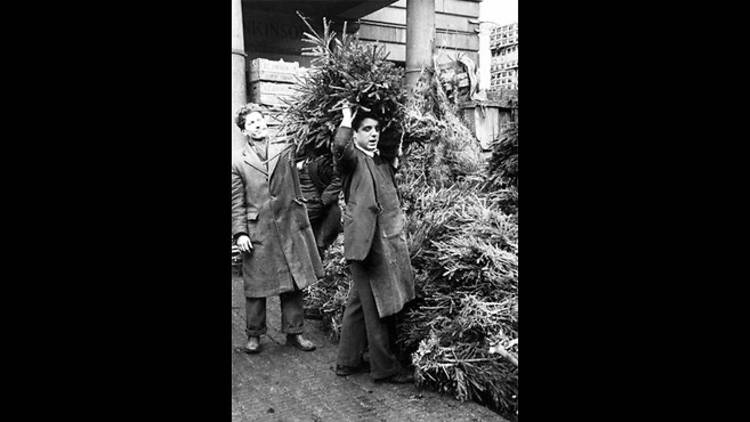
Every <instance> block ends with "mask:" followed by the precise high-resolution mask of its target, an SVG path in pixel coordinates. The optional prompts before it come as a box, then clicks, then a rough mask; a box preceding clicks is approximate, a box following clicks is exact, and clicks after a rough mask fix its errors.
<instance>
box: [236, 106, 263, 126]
mask: <svg viewBox="0 0 750 422" xmlns="http://www.w3.org/2000/svg"><path fill="white" fill-rule="evenodd" d="M255 111H257V112H258V113H260V114H261V115H262V116H263V117H266V109H265V108H263V106H261V105H260V104H255V103H247V104H245V105H243V106H242V107H240V109H239V111H238V112H237V116H236V117H235V118H234V123H235V124H236V125H237V127H238V128H240V130H245V117H246V116H247V115H248V114H250V113H252V112H255Z"/></svg>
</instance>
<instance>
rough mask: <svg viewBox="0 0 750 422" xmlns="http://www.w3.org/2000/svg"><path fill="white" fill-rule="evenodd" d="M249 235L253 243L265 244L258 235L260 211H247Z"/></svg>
mask: <svg viewBox="0 0 750 422" xmlns="http://www.w3.org/2000/svg"><path fill="white" fill-rule="evenodd" d="M247 234H248V236H250V241H251V242H252V243H256V244H261V243H263V242H261V239H260V236H259V234H258V211H247Z"/></svg>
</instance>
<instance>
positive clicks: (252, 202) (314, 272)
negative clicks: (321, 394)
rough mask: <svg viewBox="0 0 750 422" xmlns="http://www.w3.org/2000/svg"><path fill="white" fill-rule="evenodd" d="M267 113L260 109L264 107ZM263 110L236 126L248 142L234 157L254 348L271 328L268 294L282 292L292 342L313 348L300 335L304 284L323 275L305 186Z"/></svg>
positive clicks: (248, 112)
mask: <svg viewBox="0 0 750 422" xmlns="http://www.w3.org/2000/svg"><path fill="white" fill-rule="evenodd" d="M260 110H262V109H260ZM260 110H259V109H258V108H253V107H250V108H248V107H243V109H242V110H241V111H240V113H239V115H238V117H237V125H238V126H239V127H240V128H241V129H242V130H243V132H244V133H245V134H246V135H247V136H248V143H247V144H245V145H244V147H243V148H242V149H241V150H239V151H236V152H235V153H234V154H233V157H232V235H233V237H234V239H235V240H236V242H237V245H238V247H239V249H240V250H241V251H242V252H243V257H242V277H243V284H244V290H245V299H246V300H245V309H246V314H247V327H246V332H247V336H248V342H247V345H246V346H245V350H246V351H247V352H248V353H257V352H259V351H260V336H261V335H263V334H265V333H266V298H267V297H269V296H275V295H279V298H280V302H281V325H282V327H281V329H282V331H283V332H285V333H286V334H287V344H290V345H293V346H295V347H297V348H298V349H301V350H305V351H309V350H314V349H315V345H314V344H313V343H312V342H311V341H309V340H307V339H305V338H304V337H303V335H302V333H303V326H304V313H303V296H302V289H304V288H305V287H307V286H308V285H310V284H311V283H314V282H315V281H317V279H318V278H319V277H322V276H323V275H324V272H323V265H322V263H321V261H320V257H319V256H318V251H317V248H316V244H315V238H314V237H313V232H312V228H311V227H310V222H309V220H308V218H307V210H306V208H305V205H304V198H303V197H302V193H301V191H300V188H299V178H298V175H297V170H296V167H295V157H294V147H293V146H292V145H290V144H285V143H272V142H270V140H269V139H268V137H267V136H266V131H267V128H266V124H265V118H264V116H263V114H262V113H261V112H260Z"/></svg>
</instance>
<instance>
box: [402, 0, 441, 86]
mask: <svg viewBox="0 0 750 422" xmlns="http://www.w3.org/2000/svg"><path fill="white" fill-rule="evenodd" d="M434 47H435V0H406V88H407V89H411V88H413V87H414V85H416V83H417V80H418V79H419V73H420V72H421V70H422V68H423V67H429V66H432V55H433V50H434Z"/></svg>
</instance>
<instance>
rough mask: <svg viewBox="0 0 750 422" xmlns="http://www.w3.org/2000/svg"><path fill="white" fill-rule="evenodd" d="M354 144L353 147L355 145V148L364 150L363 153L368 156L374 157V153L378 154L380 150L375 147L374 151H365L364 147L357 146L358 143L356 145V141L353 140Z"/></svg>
mask: <svg viewBox="0 0 750 422" xmlns="http://www.w3.org/2000/svg"><path fill="white" fill-rule="evenodd" d="M354 146H355V147H356V148H357V149H358V150H360V151H362V152H364V153H365V155H366V156H368V157H370V158H374V157H375V154H378V155H380V151H378V150H377V149H376V150H375V151H367V150H366V149H363V148H360V146H359V145H357V143H356V142H354Z"/></svg>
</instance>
